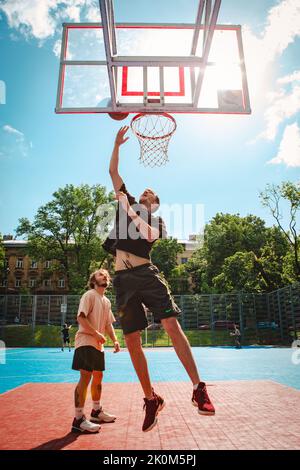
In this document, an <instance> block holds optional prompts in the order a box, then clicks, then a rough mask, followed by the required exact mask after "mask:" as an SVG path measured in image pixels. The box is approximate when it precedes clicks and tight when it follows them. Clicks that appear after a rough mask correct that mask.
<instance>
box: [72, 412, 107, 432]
mask: <svg viewBox="0 0 300 470" xmlns="http://www.w3.org/2000/svg"><path fill="white" fill-rule="evenodd" d="M100 429H101V426H99V424H93V423H91V422H90V421H88V420H87V419H86V417H85V416H83V417H82V418H81V419H76V418H74V420H73V424H72V429H71V431H72V432H90V433H94V432H99V431H100Z"/></svg>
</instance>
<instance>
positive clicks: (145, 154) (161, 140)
mask: <svg viewBox="0 0 300 470" xmlns="http://www.w3.org/2000/svg"><path fill="white" fill-rule="evenodd" d="M131 129H132V131H133V133H134V134H135V135H136V137H137V138H138V140H139V143H140V148H141V152H140V158H139V160H140V162H141V163H143V165H145V166H151V167H154V166H162V165H164V164H165V163H166V162H167V161H168V160H169V158H168V146H169V141H170V139H171V137H172V135H173V134H174V132H175V130H176V121H175V119H174V118H173V117H172V116H170V115H169V114H167V113H164V114H137V115H136V116H135V117H134V118H133V119H132V121H131Z"/></svg>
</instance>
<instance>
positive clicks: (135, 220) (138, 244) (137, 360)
mask: <svg viewBox="0 0 300 470" xmlns="http://www.w3.org/2000/svg"><path fill="white" fill-rule="evenodd" d="M128 129H129V128H128V126H124V127H122V128H121V129H120V130H119V132H118V134H117V136H116V140H115V145H114V149H113V153H112V157H111V161H110V167H109V172H110V176H111V179H112V182H113V186H114V190H115V193H116V199H118V201H119V204H118V210H117V213H116V221H115V226H114V228H113V230H112V231H111V233H110V234H109V237H108V238H107V239H106V240H105V242H104V244H103V246H104V248H105V249H106V250H107V251H108V252H110V253H112V254H113V255H114V256H116V274H115V278H114V281H113V285H114V288H115V293H116V305H117V315H118V317H119V320H120V323H121V326H122V329H123V332H124V336H125V341H126V345H127V348H128V350H129V352H130V356H131V360H132V363H133V365H134V368H135V371H136V373H137V376H138V378H139V380H140V383H141V386H142V388H143V391H144V394H145V398H144V401H145V404H144V408H145V420H144V423H143V427H142V430H143V431H144V432H146V431H150V430H151V429H152V428H153V427H154V426H155V424H156V422H157V414H158V412H159V411H161V410H162V408H163V407H164V405H165V401H164V399H163V398H162V397H161V396H159V395H158V394H156V393H155V392H154V390H153V387H152V385H151V381H150V376H149V372H148V366H147V361H146V357H145V355H144V352H143V349H142V346H141V331H142V330H144V329H145V328H147V326H148V321H147V316H146V308H147V309H149V310H150V311H151V312H152V314H153V317H154V322H155V323H161V324H162V326H163V327H164V329H165V330H166V332H167V333H168V335H169V336H170V338H171V340H172V343H173V346H174V348H175V351H176V353H177V355H178V357H179V359H180V361H181V362H182V364H183V366H184V367H185V369H186V371H187V373H188V375H189V377H190V379H191V381H192V384H193V393H192V404H193V405H194V406H197V407H198V412H199V414H205V415H213V414H214V413H215V409H214V406H213V404H212V403H211V401H210V399H209V396H208V393H207V390H206V385H205V382H201V381H200V377H199V373H198V370H197V366H196V363H195V360H194V358H193V355H192V351H191V348H190V345H189V342H188V340H187V338H186V336H185V334H184V332H183V331H182V329H181V326H180V324H179V323H178V321H177V318H176V317H177V316H178V314H180V313H181V311H180V309H179V307H178V306H177V305H176V303H175V302H174V299H173V297H172V295H171V292H170V290H169V287H168V285H167V283H166V281H165V280H164V278H163V276H162V275H161V274H160V272H159V270H158V268H157V267H156V266H154V265H153V264H152V263H151V259H150V251H151V248H152V246H153V244H154V243H155V242H156V240H158V239H160V238H166V236H167V232H166V227H165V224H164V222H163V220H162V218H161V217H156V216H154V215H153V214H154V212H155V211H156V210H157V209H158V208H159V204H160V201H159V198H158V196H157V195H156V194H155V192H154V191H153V190H152V189H150V188H147V189H145V191H144V192H143V193H142V194H141V196H140V198H139V201H138V202H137V201H136V199H135V198H134V197H133V196H132V195H131V194H130V193H129V192H128V191H127V188H126V186H125V184H124V182H123V180H122V178H121V176H120V175H119V171H118V166H119V148H120V146H121V145H122V144H124V143H125V142H126V141H127V140H128V137H126V132H127V131H128Z"/></svg>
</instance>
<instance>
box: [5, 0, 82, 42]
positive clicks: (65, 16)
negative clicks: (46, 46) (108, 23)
mask: <svg viewBox="0 0 300 470" xmlns="http://www.w3.org/2000/svg"><path fill="white" fill-rule="evenodd" d="M88 4H90V0H3V1H2V3H0V12H1V11H2V12H4V13H5V15H6V17H7V21H8V24H9V26H10V27H11V28H14V29H16V30H18V31H19V32H20V33H21V34H22V35H24V36H25V37H26V38H30V37H34V38H36V39H38V40H44V39H47V38H49V37H52V36H54V34H55V32H56V30H57V29H61V24H62V23H63V22H64V21H76V22H77V21H80V16H81V13H82V11H83V9H84V8H85V7H86V5H88Z"/></svg>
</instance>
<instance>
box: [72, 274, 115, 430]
mask: <svg viewBox="0 0 300 470" xmlns="http://www.w3.org/2000/svg"><path fill="white" fill-rule="evenodd" d="M109 282H110V277H109V273H108V272H107V271H106V270H105V269H98V270H97V271H95V272H94V273H93V274H91V276H90V279H89V290H88V291H87V292H86V293H85V294H83V296H82V297H81V299H80V304H79V308H78V314H77V320H78V323H79V330H78V331H77V333H76V336H75V353H74V358H73V364H72V369H74V370H79V371H80V380H79V382H78V384H77V386H76V389H75V418H74V420H73V424H72V432H77V433H80V432H88V433H95V432H98V431H99V430H100V423H101V422H105V423H111V422H114V421H115V419H116V417H115V416H113V415H110V414H109V413H106V412H104V411H103V409H102V406H101V405H100V399H101V392H102V379H103V371H104V370H105V361H104V347H103V345H104V343H105V342H106V339H105V336H104V335H105V334H108V336H109V337H110V339H111V340H112V342H113V343H114V349H115V350H114V352H119V351H120V345H119V343H118V340H117V337H116V335H115V331H114V328H113V326H112V323H113V322H114V321H115V318H114V316H113V314H112V311H111V304H110V301H109V299H108V298H107V297H106V296H105V295H104V293H105V290H106V288H107V287H108V285H109ZM91 379H92V384H91V395H92V400H93V409H92V411H91V419H90V420H87V419H86V417H85V415H84V405H85V400H86V396H87V390H88V386H89V383H90V381H91Z"/></svg>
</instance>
